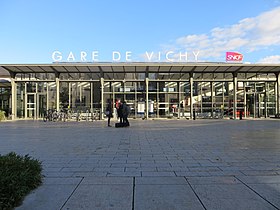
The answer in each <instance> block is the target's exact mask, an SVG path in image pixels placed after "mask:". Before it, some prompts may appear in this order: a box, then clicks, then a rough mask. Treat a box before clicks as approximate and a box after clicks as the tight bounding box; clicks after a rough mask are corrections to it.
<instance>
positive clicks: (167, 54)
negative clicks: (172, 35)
mask: <svg viewBox="0 0 280 210" xmlns="http://www.w3.org/2000/svg"><path fill="white" fill-rule="evenodd" d="M170 54H174V52H173V51H168V52H167V53H166V55H165V58H166V60H168V61H169V62H173V61H174V59H171V58H169V55H170Z"/></svg>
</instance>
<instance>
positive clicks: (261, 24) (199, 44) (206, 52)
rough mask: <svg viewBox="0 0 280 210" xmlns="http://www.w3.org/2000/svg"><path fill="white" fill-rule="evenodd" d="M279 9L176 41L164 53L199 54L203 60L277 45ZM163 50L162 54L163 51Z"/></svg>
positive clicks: (279, 24)
mask: <svg viewBox="0 0 280 210" xmlns="http://www.w3.org/2000/svg"><path fill="white" fill-rule="evenodd" d="M279 20H280V7H277V8H274V9H272V10H270V11H267V12H264V13H262V14H260V15H259V16H257V17H252V18H245V19H242V20H240V21H239V22H238V23H237V24H234V25H230V26H226V27H216V28H213V29H212V30H211V31H210V32H209V33H206V34H190V35H186V36H184V37H179V38H178V39H176V41H174V42H173V43H171V45H169V47H167V46H166V48H167V49H173V50H174V49H176V50H177V51H193V50H199V51H200V57H201V56H203V59H213V58H215V59H217V58H218V59H219V58H224V54H225V52H226V51H242V52H253V51H256V50H260V49H266V48H268V47H272V46H277V45H280V21H279ZM166 48H165V50H166Z"/></svg>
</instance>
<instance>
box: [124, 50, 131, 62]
mask: <svg viewBox="0 0 280 210" xmlns="http://www.w3.org/2000/svg"><path fill="white" fill-rule="evenodd" d="M125 60H126V61H131V52H130V51H127V52H125Z"/></svg>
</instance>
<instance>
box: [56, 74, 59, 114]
mask: <svg viewBox="0 0 280 210" xmlns="http://www.w3.org/2000/svg"><path fill="white" fill-rule="evenodd" d="M55 83H56V110H57V111H58V112H59V98H60V97H59V89H60V87H59V75H58V76H57V77H56V78H55Z"/></svg>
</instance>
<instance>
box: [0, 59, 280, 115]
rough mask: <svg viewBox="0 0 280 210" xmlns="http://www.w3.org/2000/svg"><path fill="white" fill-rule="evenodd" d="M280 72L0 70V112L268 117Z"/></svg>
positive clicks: (175, 66) (109, 67)
mask: <svg viewBox="0 0 280 210" xmlns="http://www.w3.org/2000/svg"><path fill="white" fill-rule="evenodd" d="M279 73H280V66H279V65H267V64H266V65H263V64H241V63H53V64H26V65H12V64H11V65H0V78H1V74H2V75H7V74H8V75H9V77H10V78H9V80H10V82H9V85H7V83H5V85H3V84H4V83H0V105H1V107H0V109H1V108H2V109H5V110H6V112H7V113H8V114H9V115H10V117H11V118H12V119H19V118H24V119H28V118H33V119H40V118H42V117H43V115H44V113H45V111H46V110H49V109H56V110H62V109H68V110H71V111H72V112H79V113H98V114H99V117H100V119H103V118H104V112H105V108H106V103H107V102H108V100H111V101H112V102H113V103H116V102H117V101H126V102H127V104H129V106H130V108H131V113H130V117H133V118H146V119H149V118H190V119H192V118H193V117H194V116H195V117H197V118H224V117H231V118H233V119H236V118H238V117H239V116H240V114H241V115H242V116H243V117H245V118H249V117H251V118H259V117H270V116H275V115H277V114H279V112H280V111H279V110H280V105H279V101H280V93H279V90H280V78H279V77H280V76H279Z"/></svg>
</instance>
